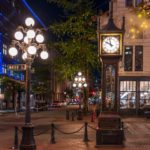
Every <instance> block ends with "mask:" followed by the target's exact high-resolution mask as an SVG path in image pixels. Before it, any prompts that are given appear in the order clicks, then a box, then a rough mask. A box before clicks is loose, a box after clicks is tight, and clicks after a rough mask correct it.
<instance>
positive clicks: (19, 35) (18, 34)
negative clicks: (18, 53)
mask: <svg viewBox="0 0 150 150" xmlns="http://www.w3.org/2000/svg"><path fill="white" fill-rule="evenodd" d="M14 37H15V39H16V40H19V41H20V40H22V39H23V33H22V32H21V31H17V32H15V35H14Z"/></svg>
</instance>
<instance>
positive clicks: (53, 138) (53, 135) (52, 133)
mask: <svg viewBox="0 0 150 150" xmlns="http://www.w3.org/2000/svg"><path fill="white" fill-rule="evenodd" d="M55 143H56V141H55V128H54V124H53V123H52V124H51V144H55Z"/></svg>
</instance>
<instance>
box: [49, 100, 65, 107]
mask: <svg viewBox="0 0 150 150" xmlns="http://www.w3.org/2000/svg"><path fill="white" fill-rule="evenodd" d="M66 105H67V103H66V102H65V101H53V102H52V104H51V107H52V108H56V107H57V108H58V107H63V106H66Z"/></svg>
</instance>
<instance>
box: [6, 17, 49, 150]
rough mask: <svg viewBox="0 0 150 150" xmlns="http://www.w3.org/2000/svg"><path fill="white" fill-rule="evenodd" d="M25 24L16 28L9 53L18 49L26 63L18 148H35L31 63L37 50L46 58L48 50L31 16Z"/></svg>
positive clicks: (33, 149) (26, 149)
mask: <svg viewBox="0 0 150 150" xmlns="http://www.w3.org/2000/svg"><path fill="white" fill-rule="evenodd" d="M25 24H26V27H23V26H19V27H18V28H17V31H16V32H15V34H14V37H15V40H13V41H12V47H10V49H9V54H10V55H11V56H13V57H14V56H16V55H17V54H18V50H20V51H21V52H22V58H23V60H24V61H25V63H26V110H25V124H24V126H23V127H22V130H23V133H22V140H21V144H20V150H36V144H35V140H34V135H33V125H32V123H31V112H30V81H31V65H32V62H33V60H34V58H35V57H36V56H37V51H41V53H40V57H41V58H42V59H47V58H48V52H47V51H46V46H45V44H43V41H44V36H43V35H42V33H41V30H40V29H35V30H34V29H33V26H34V24H35V22H34V20H33V18H30V17H29V18H27V19H26V20H25ZM17 48H18V50H17Z"/></svg>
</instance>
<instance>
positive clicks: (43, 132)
mask: <svg viewBox="0 0 150 150" xmlns="http://www.w3.org/2000/svg"><path fill="white" fill-rule="evenodd" d="M49 130H50V129H47V130H45V131H42V132H40V133H36V134H34V136H39V135H42V134H45V133H46V132H48V131H49Z"/></svg>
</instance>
